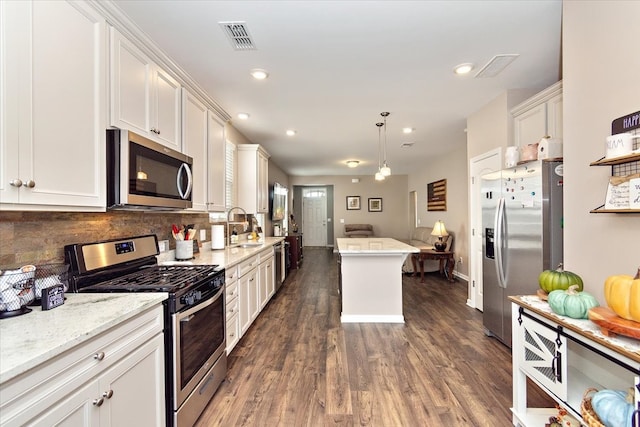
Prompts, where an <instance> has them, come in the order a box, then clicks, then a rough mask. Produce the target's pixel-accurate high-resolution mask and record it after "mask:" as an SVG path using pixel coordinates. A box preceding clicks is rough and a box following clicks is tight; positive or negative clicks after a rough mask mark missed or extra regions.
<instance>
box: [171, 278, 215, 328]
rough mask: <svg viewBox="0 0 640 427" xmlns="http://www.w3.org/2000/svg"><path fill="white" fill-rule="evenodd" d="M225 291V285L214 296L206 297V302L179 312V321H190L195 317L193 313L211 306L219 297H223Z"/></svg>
mask: <svg viewBox="0 0 640 427" xmlns="http://www.w3.org/2000/svg"><path fill="white" fill-rule="evenodd" d="M223 293H224V286H223V287H221V288H220V290H219V291H218V293H216V294H215V295H214V296H212V297H211V298H208V299H206V300H205V301H204V302H202V303H200V304H198V305H196V306H194V307H191V308H190V309H188V310H185V311H183V312H180V313H177V314H176V316H177V320H178V321H179V322H188V321H189V320H191V319H192V318H193V314H194V313H196V312H198V311H200V310H202V309H203V308H207V307H208V306H210V305H211V304H213V303H214V302H216V301H217V300H218V299H219V298H222V295H223Z"/></svg>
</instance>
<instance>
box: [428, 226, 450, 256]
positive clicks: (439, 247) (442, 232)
mask: <svg viewBox="0 0 640 427" xmlns="http://www.w3.org/2000/svg"><path fill="white" fill-rule="evenodd" d="M431 235H432V236H437V237H438V241H437V242H435V243H434V244H433V247H434V249H435V250H436V252H443V251H444V250H445V249H446V248H447V242H446V241H444V240H442V238H443V237H444V236H449V233H447V229H446V228H445V227H444V222H442V221H440V220H438V221H436V223H435V224H434V225H433V231H432V232H431Z"/></svg>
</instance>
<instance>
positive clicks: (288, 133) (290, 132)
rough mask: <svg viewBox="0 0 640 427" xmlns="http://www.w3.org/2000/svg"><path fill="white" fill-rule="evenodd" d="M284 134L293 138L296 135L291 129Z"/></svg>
mask: <svg viewBox="0 0 640 427" xmlns="http://www.w3.org/2000/svg"><path fill="white" fill-rule="evenodd" d="M286 133H287V136H294V135H295V134H296V131H295V130H293V129H288V130H287V132H286Z"/></svg>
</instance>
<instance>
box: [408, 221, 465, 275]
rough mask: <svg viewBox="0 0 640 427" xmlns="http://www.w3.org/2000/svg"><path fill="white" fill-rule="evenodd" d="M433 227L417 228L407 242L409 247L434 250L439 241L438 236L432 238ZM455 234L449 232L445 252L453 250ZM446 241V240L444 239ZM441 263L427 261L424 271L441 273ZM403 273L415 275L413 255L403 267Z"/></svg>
mask: <svg viewBox="0 0 640 427" xmlns="http://www.w3.org/2000/svg"><path fill="white" fill-rule="evenodd" d="M432 231H433V227H416V228H414V229H413V230H412V231H411V237H410V239H409V240H405V242H406V243H408V244H409V245H411V246H413V247H416V248H418V249H433V244H434V243H435V242H436V241H437V240H438V238H437V237H436V236H432V235H431V232H432ZM453 237H454V236H453V233H451V232H450V231H449V237H448V238H447V247H446V249H445V250H447V251H451V250H453V249H452V248H453ZM443 239H445V238H443ZM439 270H440V261H437V260H431V259H427V260H424V271H425V272H431V271H439ZM402 272H403V273H413V272H414V271H413V263H412V262H411V255H409V256H408V257H407V259H406V260H405V261H404V265H403V266H402Z"/></svg>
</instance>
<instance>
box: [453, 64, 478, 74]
mask: <svg viewBox="0 0 640 427" xmlns="http://www.w3.org/2000/svg"><path fill="white" fill-rule="evenodd" d="M471 70H473V64H471V63H465V64H460V65H457V66H456V67H455V68H454V69H453V72H454V73H456V74H467V73H468V72H469V71H471Z"/></svg>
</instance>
